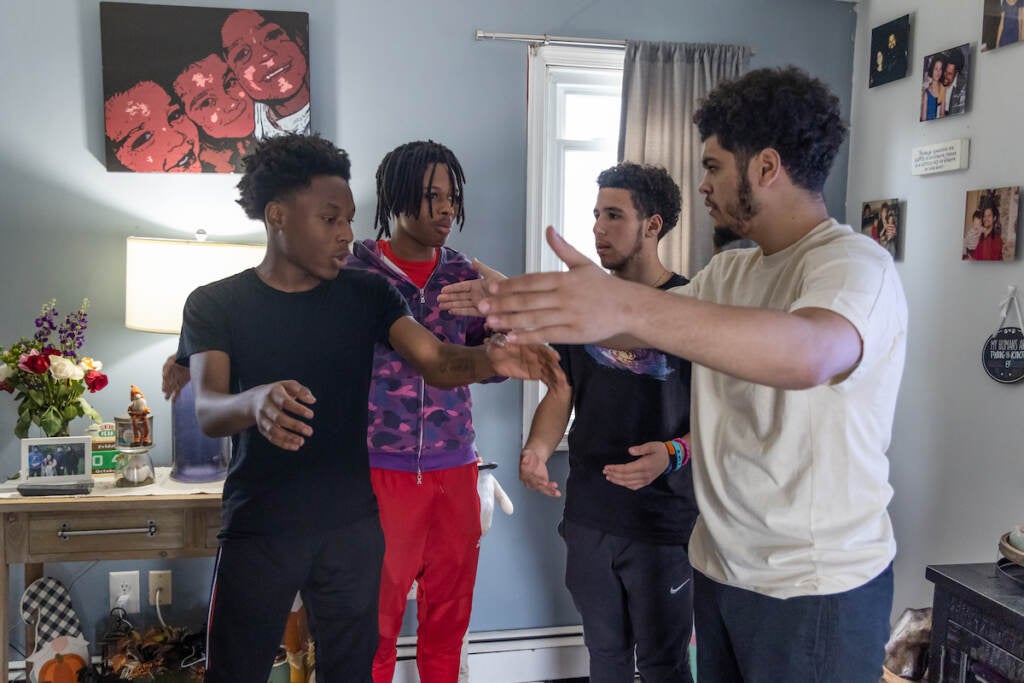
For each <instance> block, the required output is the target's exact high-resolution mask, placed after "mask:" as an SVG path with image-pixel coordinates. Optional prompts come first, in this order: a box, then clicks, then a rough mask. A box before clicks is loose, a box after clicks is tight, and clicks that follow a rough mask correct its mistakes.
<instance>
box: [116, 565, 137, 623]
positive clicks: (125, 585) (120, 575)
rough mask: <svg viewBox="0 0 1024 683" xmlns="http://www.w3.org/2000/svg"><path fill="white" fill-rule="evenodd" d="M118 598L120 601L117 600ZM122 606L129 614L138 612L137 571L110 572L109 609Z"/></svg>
mask: <svg viewBox="0 0 1024 683" xmlns="http://www.w3.org/2000/svg"><path fill="white" fill-rule="evenodd" d="M118 599H120V600H121V602H120V603H119V602H118ZM115 607H122V608H124V611H125V612H128V613H129V614H138V613H139V571H138V570H137V569H136V570H134V571H130V572H110V609H114V608H115Z"/></svg>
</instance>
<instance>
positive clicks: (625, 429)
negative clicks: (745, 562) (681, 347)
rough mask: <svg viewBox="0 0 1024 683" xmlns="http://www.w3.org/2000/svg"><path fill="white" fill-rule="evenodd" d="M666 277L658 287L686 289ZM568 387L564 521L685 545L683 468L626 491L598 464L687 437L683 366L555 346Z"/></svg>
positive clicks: (657, 356) (644, 353)
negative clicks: (572, 414) (571, 414)
mask: <svg viewBox="0 0 1024 683" xmlns="http://www.w3.org/2000/svg"><path fill="white" fill-rule="evenodd" d="M686 282H687V280H686V278H684V277H682V276H681V275H676V274H673V276H672V277H671V278H670V279H669V281H668V282H666V283H665V284H664V285H662V286H661V289H670V288H672V287H679V286H682V285H684V284H686ZM555 348H556V349H557V350H558V352H559V354H561V356H562V360H561V363H562V368H563V369H564V370H565V374H566V377H568V379H569V383H570V384H571V385H572V401H573V408H574V409H575V418H574V420H573V423H572V428H571V429H570V430H569V480H568V482H566V494H565V518H566V519H568V520H569V521H572V522H575V523H577V524H582V525H584V526H588V527H591V528H593V529H598V530H600V531H603V532H605V533H608V534H612V535H614V536H624V537H627V538H633V539H636V540H640V541H646V542H649V543H657V544H661V545H685V544H686V543H687V542H688V541H689V538H690V531H691V530H692V529H693V523H694V521H695V520H696V519H697V503H696V501H695V499H694V495H693V474H692V473H691V470H690V466H689V465H686V466H685V467H683V468H682V469H681V470H678V471H676V472H673V473H671V474H669V475H661V476H659V477H658V478H657V479H655V480H654V481H653V482H652V483H651V484H650V485H649V486H645V487H644V488H642V489H639V490H637V491H631V490H629V489H627V488H625V487H623V486H619V485H617V484H613V483H611V482H609V481H608V480H607V479H605V477H604V475H603V474H602V472H601V470H602V469H603V468H604V466H605V465H611V464H620V463H627V462H632V461H633V460H634V458H633V456H631V455H630V454H629V452H628V451H627V449H628V448H629V447H630V446H636V445H639V444H642V443H646V442H648V441H668V440H670V439H672V438H674V437H677V436H685V435H686V434H688V433H689V431H690V362H689V361H687V360H684V359H682V358H678V357H676V356H670V355H668V354H665V353H662V352H661V351H657V350H655V349H634V350H632V351H617V350H614V349H606V348H603V347H600V346H596V345H592V344H587V345H583V346H580V345H572V346H561V345H556V346H555Z"/></svg>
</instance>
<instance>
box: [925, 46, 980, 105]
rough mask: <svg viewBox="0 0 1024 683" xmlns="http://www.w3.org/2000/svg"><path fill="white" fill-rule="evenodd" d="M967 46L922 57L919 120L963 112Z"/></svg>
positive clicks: (965, 100) (969, 47) (968, 49)
mask: <svg viewBox="0 0 1024 683" xmlns="http://www.w3.org/2000/svg"><path fill="white" fill-rule="evenodd" d="M970 57H971V45H970V43H966V44H964V45H960V46H958V47H953V48H950V49H948V50H943V51H942V52H936V53H935V54H931V55H927V56H926V57H925V58H924V69H923V70H922V73H923V74H924V81H923V82H922V84H921V118H920V120H921V121H934V120H935V119H941V118H943V117H946V116H956V115H957V114H963V113H964V112H966V111H967V83H968V81H969V80H970Z"/></svg>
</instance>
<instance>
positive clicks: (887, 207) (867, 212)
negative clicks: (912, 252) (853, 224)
mask: <svg viewBox="0 0 1024 683" xmlns="http://www.w3.org/2000/svg"><path fill="white" fill-rule="evenodd" d="M902 214H903V212H902V211H900V200H899V199H876V200H875V201H871V202H864V207H863V209H862V210H861V221H860V231H861V232H862V233H863V234H865V235H867V236H868V237H870V238H871V239H873V240H874V241H876V242H878V244H880V245H881V246H882V247H884V248H885V250H886V251H887V252H889V254H890V255H891V256H892V257H893V259H894V260H901V259H902V258H903V249H901V248H900V243H901V242H902V237H903V225H902V220H901V219H902Z"/></svg>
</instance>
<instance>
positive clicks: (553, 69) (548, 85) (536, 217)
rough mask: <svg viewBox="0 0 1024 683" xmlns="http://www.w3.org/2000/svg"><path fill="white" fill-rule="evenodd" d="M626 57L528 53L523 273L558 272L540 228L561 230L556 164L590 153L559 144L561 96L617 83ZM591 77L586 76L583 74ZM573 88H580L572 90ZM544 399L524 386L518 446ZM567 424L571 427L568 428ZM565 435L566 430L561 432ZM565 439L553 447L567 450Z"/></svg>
mask: <svg viewBox="0 0 1024 683" xmlns="http://www.w3.org/2000/svg"><path fill="white" fill-rule="evenodd" d="M624 58H625V51H624V50H622V49H620V48H599V47H568V46H560V45H543V46H537V47H531V48H530V58H529V78H528V81H527V126H526V127H527V134H526V225H527V230H526V272H527V273H533V272H539V271H553V270H559V269H563V267H562V264H561V262H560V261H559V260H558V258H557V257H556V256H555V255H554V253H552V252H551V250H550V249H548V247H547V244H546V242H545V240H544V228H545V226H548V225H554V226H555V228H556V229H558V230H560V229H561V223H562V221H561V216H562V210H563V207H562V200H563V197H562V192H561V188H562V180H563V179H562V168H561V164H560V160H561V158H562V152H563V151H564V150H565V149H570V148H571V149H578V150H586V149H594V148H596V145H595V144H594V143H592V142H589V141H585V140H573V141H563V140H558V132H559V131H557V130H556V128H557V125H558V122H559V121H560V120H561V117H560V113H561V111H560V109H559V108H560V106H561V104H562V102H563V97H562V96H560V95H559V92H562V93H571V92H573V91H574V89H575V91H576V92H579V91H580V90H584V91H588V92H592V91H593V90H595V89H605V88H607V87H608V86H607V85H606V84H605V82H606V81H607V80H608V72H609V71H618V72H619V78H621V73H622V66H623V61H624ZM559 67H567V68H569V69H574V70H576V74H575V76H566V75H560V74H559ZM587 71H590V72H591V73H589V74H588V73H586V72H587ZM574 84H578V85H579V88H574ZM543 396H544V386H543V384H541V383H540V382H538V381H528V382H524V383H523V442H524V443H525V441H526V439H527V437H528V436H529V433H530V424H531V423H532V421H533V414H534V412H535V411H536V409H537V405H538V404H539V403H540V401H541V398H543ZM570 424H571V423H570ZM566 434H568V429H567V430H566ZM566 434H563V435H562V439H561V441H560V442H559V444H558V449H559V450H566V449H567V448H568V444H567V443H566Z"/></svg>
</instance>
